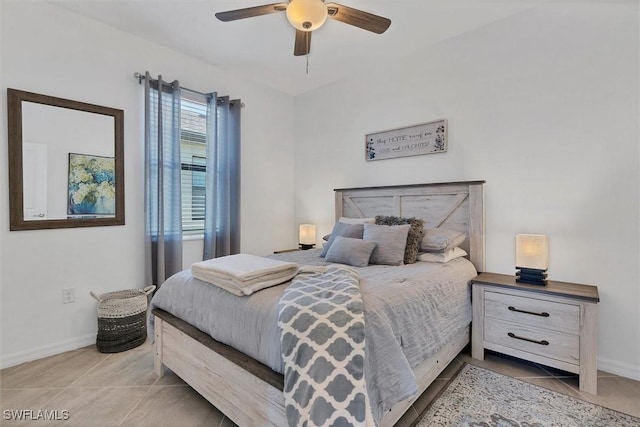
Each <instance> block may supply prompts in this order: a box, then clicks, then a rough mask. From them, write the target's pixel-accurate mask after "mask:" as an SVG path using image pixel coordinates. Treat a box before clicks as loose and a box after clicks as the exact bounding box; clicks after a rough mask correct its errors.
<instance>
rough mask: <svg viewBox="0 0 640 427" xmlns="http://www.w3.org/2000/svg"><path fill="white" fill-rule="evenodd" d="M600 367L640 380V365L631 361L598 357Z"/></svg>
mask: <svg viewBox="0 0 640 427" xmlns="http://www.w3.org/2000/svg"><path fill="white" fill-rule="evenodd" d="M598 369H599V370H600V371H603V372H608V373H610V374H615V375H620V376H621V377H626V378H631V379H632V380H636V381H640V366H638V365H631V364H629V363H623V362H619V361H617V360H612V359H607V358H604V357H599V358H598Z"/></svg>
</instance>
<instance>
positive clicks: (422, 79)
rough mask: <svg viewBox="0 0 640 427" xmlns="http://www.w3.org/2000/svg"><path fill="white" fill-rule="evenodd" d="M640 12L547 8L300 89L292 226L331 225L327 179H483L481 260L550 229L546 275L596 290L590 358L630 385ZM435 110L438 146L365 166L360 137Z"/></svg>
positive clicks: (636, 363)
mask: <svg viewBox="0 0 640 427" xmlns="http://www.w3.org/2000/svg"><path fill="white" fill-rule="evenodd" d="M638 15H639V14H638V2H636V1H626V2H599V3H595V2H560V3H559V4H545V5H542V6H540V7H537V8H536V9H534V10H532V11H529V12H526V13H522V14H519V15H516V16H513V17H510V18H508V19H505V20H503V21H500V22H497V23H494V24H492V25H489V26H487V27H484V28H481V29H479V30H476V31H473V32H471V33H468V34H464V35H461V36H458V37H456V38H453V39H450V40H448V41H446V42H443V43H441V44H439V45H437V46H436V47H434V48H432V49H429V50H425V51H420V52H415V54H414V55H412V56H411V57H409V58H407V59H406V61H404V62H402V63H397V62H396V63H393V64H386V63H385V62H384V60H381V61H380V64H379V65H380V66H379V68H377V69H375V70H371V71H370V72H369V73H367V74H364V75H360V76H358V77H357V78H353V79H349V80H347V81H342V82H340V83H334V84H332V85H330V86H328V87H326V88H322V89H319V90H316V91H314V92H312V93H308V94H306V95H304V96H299V97H297V98H296V106H295V108H296V117H295V126H296V144H297V147H296V161H295V164H296V166H300V168H298V169H297V170H296V180H295V182H296V184H295V185H296V191H295V195H296V217H297V222H303V221H309V222H314V223H316V224H318V225H319V230H318V235H319V236H322V235H323V234H325V233H328V232H330V230H331V226H332V224H333V215H334V213H333V191H332V190H333V189H334V188H340V187H355V186H372V185H391V184H408V183H425V182H442V181H460V180H476V179H483V180H486V219H487V270H488V271H493V272H499V273H508V274H512V273H513V272H514V262H515V260H514V258H515V256H514V247H515V244H514V240H515V235H516V234H517V233H520V232H530V233H542V234H548V235H549V237H550V271H549V274H550V278H551V279H555V280H563V281H572V282H579V283H589V284H595V285H598V287H599V292H600V298H601V303H600V306H599V307H600V333H599V366H600V368H601V369H604V370H607V371H610V372H613V373H618V374H622V375H626V376H629V377H634V378H637V379H640V286H639V283H640V281H639V280H640V279H639V277H640V275H639V272H640V271H639V267H640V264H639V261H640V250H639V235H640V224H639V222H640V215H639V213H640V208H639V198H638V195H639V192H640V188H639V181H640V176H639V169H640V153H639V146H640V143H639V141H640V140H639V113H640V111H639V106H638V100H639V84H638V83H639V71H640V70H639V66H638V64H639V59H640V58H639V43H638V35H639V31H638V21H639V19H638ZM318 117H321V118H322V119H321V120H318ZM440 118H447V119H448V124H449V129H448V130H449V150H448V152H447V153H444V154H432V155H424V156H416V157H408V158H400V159H391V160H380V161H374V162H365V161H364V134H365V133H368V132H373V131H379V130H385V129H390V128H396V127H402V126H405V125H411V124H415V123H421V122H427V121H431V120H435V119H440ZM329 124H330V125H329Z"/></svg>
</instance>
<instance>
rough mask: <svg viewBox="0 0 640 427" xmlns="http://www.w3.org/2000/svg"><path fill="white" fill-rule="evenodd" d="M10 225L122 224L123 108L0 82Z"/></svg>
mask: <svg viewBox="0 0 640 427" xmlns="http://www.w3.org/2000/svg"><path fill="white" fill-rule="evenodd" d="M7 104H8V128H9V210H10V214H9V217H10V230H12V231H16V230H38V229H48V228H71V227H100V226H107V225H124V111H123V110H118V109H115V108H109V107H103V106H100V105H94V104H87V103H84V102H79V101H72V100H69V99H63V98H56V97H53V96H47V95H41V94H37V93H31V92H25V91H21V90H16V89H7Z"/></svg>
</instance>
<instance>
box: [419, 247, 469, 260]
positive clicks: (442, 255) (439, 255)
mask: <svg viewBox="0 0 640 427" xmlns="http://www.w3.org/2000/svg"><path fill="white" fill-rule="evenodd" d="M465 255H467V253H466V252H465V251H464V249H462V248H459V247H455V248H453V249H449V250H448V251H444V252H423V253H421V254H419V255H418V260H419V261H429V262H449V261H451V260H452V259H456V258H460V257H463V256H465Z"/></svg>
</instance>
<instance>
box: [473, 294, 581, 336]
mask: <svg viewBox="0 0 640 427" xmlns="http://www.w3.org/2000/svg"><path fill="white" fill-rule="evenodd" d="M484 298H485V300H484V313H485V316H487V317H494V318H497V319H501V320H504V321H506V322H508V323H514V322H515V323H520V324H525V325H531V326H535V327H539V328H543V329H549V330H553V331H560V332H567V333H570V334H579V333H580V307H579V306H578V305H574V304H563V303H559V302H552V301H546V300H542V299H536V298H525V297H519V296H515V295H508V294H504V293H501V292H489V291H487V292H486V293H485V296H484Z"/></svg>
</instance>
